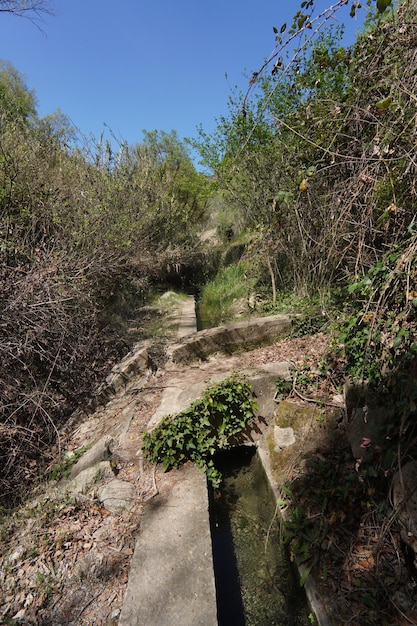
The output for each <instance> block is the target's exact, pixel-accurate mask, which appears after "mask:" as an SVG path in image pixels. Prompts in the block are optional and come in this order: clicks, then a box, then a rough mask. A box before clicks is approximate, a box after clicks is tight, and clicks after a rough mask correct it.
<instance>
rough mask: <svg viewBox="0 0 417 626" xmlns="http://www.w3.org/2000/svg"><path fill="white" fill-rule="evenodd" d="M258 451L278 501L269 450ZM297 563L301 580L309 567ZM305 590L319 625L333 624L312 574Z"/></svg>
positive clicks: (278, 492)
mask: <svg viewBox="0 0 417 626" xmlns="http://www.w3.org/2000/svg"><path fill="white" fill-rule="evenodd" d="M257 453H258V456H259V459H260V461H261V463H262V467H263V468H264V472H265V474H266V477H267V479H268V483H269V486H270V488H271V490H272V492H273V494H274V498H275V501H276V502H277V501H278V500H279V499H280V498H281V494H280V490H279V486H278V484H277V483H276V481H275V479H274V476H273V473H272V470H271V466H270V463H269V454H268V451H267V450H265V449H264V448H263V447H262V445H258V446H257ZM279 514H280V515H281V517H282V518H283V519H284V520H285V515H284V513H283V512H282V511H279ZM295 565H296V568H297V571H298V575H299V577H300V580H301V578H302V577H303V576H305V574H306V571H307V568H306V567H305V565H303V564H301V563H299V562H298V560H297V559H295ZM304 590H305V593H306V596H307V600H308V603H309V605H310V608H311V610H312V612H313V613H314V615H315V618H316V620H317V623H318V625H319V626H332V622H331V620H330V618H329V616H328V613H327V611H326V610H325V607H324V604H323V602H322V601H321V599H320V596H319V593H318V590H317V586H316V583H315V581H314V579H313V577H312V576H310V575H309V576H307V578H306V581H305V583H304Z"/></svg>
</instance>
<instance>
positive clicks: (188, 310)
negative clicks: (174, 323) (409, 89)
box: [178, 296, 197, 339]
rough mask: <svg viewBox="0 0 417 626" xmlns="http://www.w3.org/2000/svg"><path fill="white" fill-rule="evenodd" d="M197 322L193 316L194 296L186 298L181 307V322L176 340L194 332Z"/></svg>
mask: <svg viewBox="0 0 417 626" xmlns="http://www.w3.org/2000/svg"><path fill="white" fill-rule="evenodd" d="M196 330H197V322H196V316H195V299H194V296H188V298H187V300H185V302H184V304H183V305H182V310H181V321H180V326H179V329H178V339H181V338H182V337H186V336H187V335H190V334H191V333H194V332H196Z"/></svg>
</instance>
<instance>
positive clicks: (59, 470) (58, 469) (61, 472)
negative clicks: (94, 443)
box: [50, 446, 91, 480]
mask: <svg viewBox="0 0 417 626" xmlns="http://www.w3.org/2000/svg"><path fill="white" fill-rule="evenodd" d="M90 448H91V446H83V447H81V448H77V449H76V450H73V451H72V453H71V454H64V455H63V458H62V461H61V462H60V463H57V464H56V465H55V467H54V468H53V469H52V471H51V474H50V478H51V479H52V480H60V479H61V478H68V476H69V475H70V473H71V469H72V467H73V466H74V465H75V463H76V462H77V461H78V460H79V459H80V458H81V457H82V456H83V454H85V452H87V450H89V449H90Z"/></svg>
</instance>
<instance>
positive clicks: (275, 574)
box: [210, 446, 311, 626]
mask: <svg viewBox="0 0 417 626" xmlns="http://www.w3.org/2000/svg"><path fill="white" fill-rule="evenodd" d="M216 465H217V467H219V469H220V470H221V471H222V473H223V477H224V479H223V482H222V485H221V486H220V488H219V489H216V490H213V489H210V519H211V533H212V543H213V560H214V570H215V577H216V594H217V617H218V623H219V626H275V625H276V626H307V625H310V626H311V621H310V620H309V618H308V615H309V610H308V607H307V603H306V599H305V594H304V592H303V590H302V589H300V587H299V583H298V581H297V580H296V578H295V576H294V571H293V568H292V566H291V563H290V562H289V559H288V555H287V553H286V550H285V547H284V546H283V545H282V538H281V536H280V528H279V519H275V520H273V518H274V512H275V503H274V498H273V496H272V495H271V491H270V488H269V485H268V482H267V479H266V476H265V473H264V471H263V468H262V465H261V462H260V460H259V457H258V455H257V454H256V452H255V449H254V448H253V447H248V446H246V447H245V446H243V447H239V448H235V449H233V450H230V451H227V452H223V453H221V454H220V455H219V456H218V457H217V458H216ZM271 521H272V524H271Z"/></svg>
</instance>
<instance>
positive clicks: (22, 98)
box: [0, 61, 36, 125]
mask: <svg viewBox="0 0 417 626" xmlns="http://www.w3.org/2000/svg"><path fill="white" fill-rule="evenodd" d="M0 110H1V117H0V123H1V124H4V123H8V124H10V123H15V124H20V125H22V124H23V125H25V124H28V123H31V122H33V121H34V120H35V119H36V99H35V94H34V92H33V91H31V90H29V89H28V87H27V85H26V83H25V80H24V78H23V76H22V75H21V74H20V72H18V70H17V69H16V68H15V67H14V66H13V65H12V64H11V63H10V62H9V61H0Z"/></svg>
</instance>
